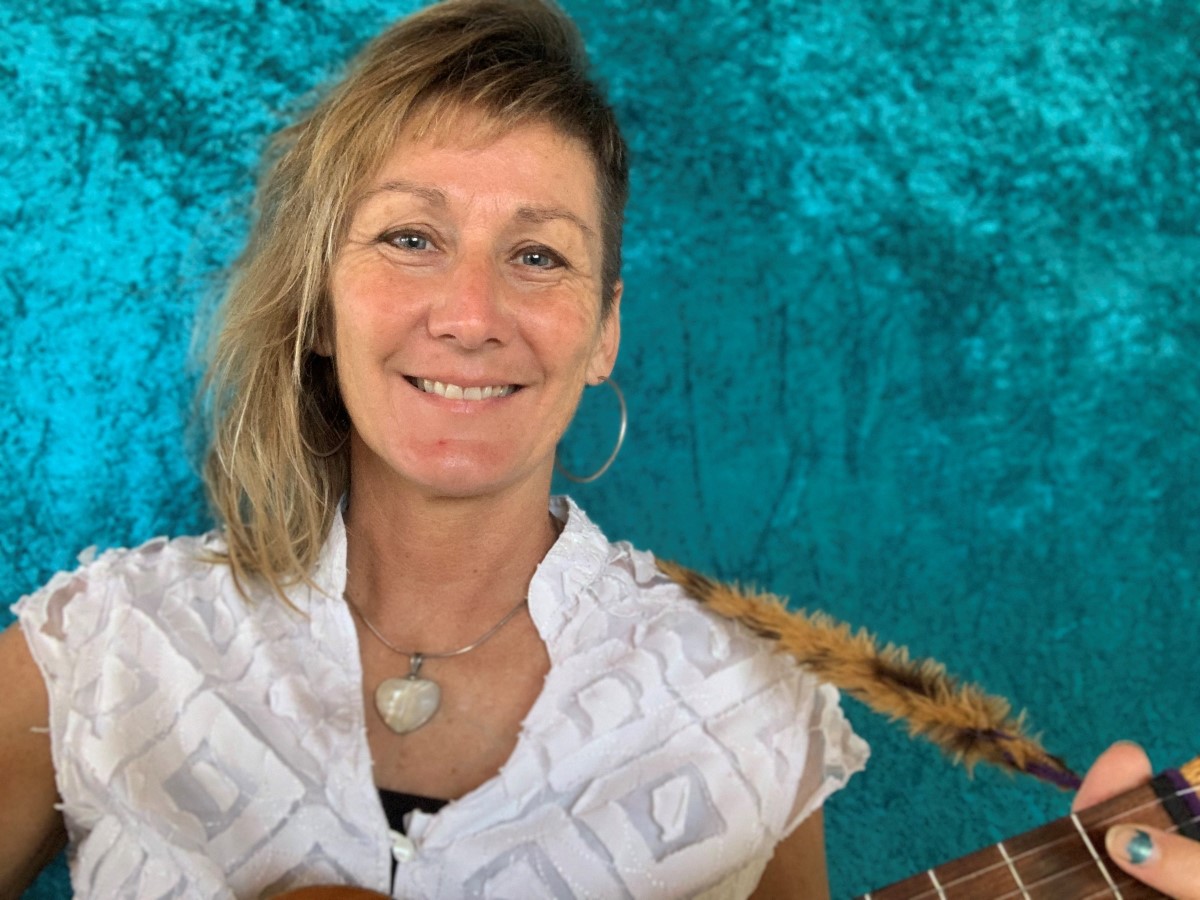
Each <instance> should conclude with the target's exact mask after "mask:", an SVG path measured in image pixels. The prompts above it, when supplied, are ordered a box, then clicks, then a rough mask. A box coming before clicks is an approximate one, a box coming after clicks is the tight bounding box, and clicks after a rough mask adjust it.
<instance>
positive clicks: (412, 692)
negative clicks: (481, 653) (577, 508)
mask: <svg viewBox="0 0 1200 900" xmlns="http://www.w3.org/2000/svg"><path fill="white" fill-rule="evenodd" d="M342 598H343V599H344V600H345V601H346V605H347V606H349V607H350V609H351V610H353V612H354V614H355V615H356V616H358V618H359V619H360V620H362V623H363V624H364V625H366V626H367V630H368V631H369V632H371V634H373V635H375V637H376V639H377V640H378V641H379V643H381V644H383V646H385V647H387V648H388V649H389V650H391V651H392V652H393V653H398V654H400V655H401V656H407V657H408V661H409V670H408V675H407V676H406V677H404V678H385V679H384V680H383V681H381V682H379V686H378V687H377V688H375V709H376V711H377V712H378V713H379V717H380V718H381V719H383V723H384V724H385V725H387V727H388V728H390V729H391V730H392V731H394V732H396V734H408V733H409V732H410V731H416V730H417V729H418V728H420V727H421V726H422V725H424V724H425V723H426V722H428V721H429V720H430V719H432V718H433V716H434V713H436V712H437V711H438V707H440V706H441V705H442V689H441V687H439V686H438V683H437V682H436V681H431V680H430V679H428V678H422V677H421V665H422V664H423V663H424V662H425V660H427V659H449V658H450V657H452V656H462V655H463V654H464V653H470V652H471V651H472V650H474V649H475V648H476V647H478V646H480V645H481V644H483V643H484V642H486V641H487V640H488V639H489V638H491V637H492V636H493V635H494V634H495V633H496V632H497V631H499V630H500V629H501V628H503V627H504V626H505V625H507V624H508V623H509V622H510V621H512V618H513V616H515V615H516V614H517V613H518V612H519V611H520V609H521V607H523V606H524V605H525V604H526V603H528V602H529V598H528V597H522V598H521V600H520V602H519V603H517V605H516V606H514V607H513V608H512V609H510V610H509V611H508V612H507V613H505V614H504V618H503V619H501V620H500V621H499V622H497V623H496V624H495V625H493V626H492V627H491V628H489V629H488V630H487V631H485V632H484V633H483V636H482V637H480V638H478V639H477V640H475V641H473V642H472V643H470V644H467V646H465V647H459V648H458V649H457V650H446V651H445V652H442V653H421V652H420V651H418V650H401V649H400V648H399V647H397V646H396V645H395V644H393V643H392V642H391V641H389V640H388V639H387V638H385V637H384V636H383V635H382V634H380V633H379V629H378V628H376V627H375V626H374V625H373V624H372V623H371V620H370V619H368V618H367V617H366V616H365V615H363V612H362V610H361V609H359V608H358V607H357V606H356V605H355V604H354V603H353V601H351V599H350V598H349V597H348V596H347V595H346V594H343V595H342Z"/></svg>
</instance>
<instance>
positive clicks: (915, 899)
mask: <svg viewBox="0 0 1200 900" xmlns="http://www.w3.org/2000/svg"><path fill="white" fill-rule="evenodd" d="M1189 793H1195V791H1194V790H1193V791H1191V792H1189ZM1140 808H1143V807H1139V809H1140ZM1131 811H1136V810H1131ZM1115 821H1118V819H1115V818H1114V819H1106V820H1104V821H1102V822H1097V823H1096V824H1097V825H1104V824H1107V823H1108V822H1115ZM1197 822H1200V816H1198V817H1196V818H1193V819H1192V820H1191V821H1189V822H1183V823H1181V824H1179V825H1173V826H1171V827H1168V828H1164V829H1163V830H1164V831H1166V832H1169V833H1175V832H1177V831H1179V829H1180V828H1182V827H1184V826H1185V825H1194V824H1196V823H1197ZM1058 843H1062V840H1055V841H1051V842H1050V843H1048V844H1043V845H1042V846H1041V847H1039V848H1037V849H1036V850H1031V851H1028V852H1026V853H1022V854H1020V855H1018V856H1016V857H1013V859H1014V860H1019V859H1021V857H1023V856H1031V855H1033V854H1034V853H1040V852H1041V851H1042V850H1046V849H1048V848H1050V847H1052V846H1053V845H1054V844H1058ZM1093 865H1094V863H1093V861H1091V860H1089V861H1087V862H1084V863H1080V864H1079V865H1076V866H1071V867H1070V868H1067V869H1059V870H1058V871H1057V872H1054V873H1051V874H1050V875H1047V876H1046V877H1045V878H1040V879H1038V880H1037V881H1031V882H1029V883H1028V884H1026V885H1025V886H1024V889H1023V890H1022V889H1018V890H1015V891H1009V892H1008V893H1007V894H1000V895H998V896H996V897H995V898H993V900H1008V898H1009V897H1024V896H1028V893H1027V892H1028V891H1029V890H1030V889H1032V888H1038V887H1044V886H1045V885H1047V884H1049V883H1050V882H1052V881H1055V880H1057V879H1058V878H1063V877H1066V876H1068V875H1071V874H1072V873H1074V872H1077V871H1079V870H1081V869H1090V868H1091V867H1092V866H1093ZM999 868H1002V866H998V865H993V866H987V867H986V868H982V869H977V870H975V871H974V872H972V873H971V874H970V875H967V876H965V877H963V878H957V879H955V880H954V881H948V882H946V883H945V884H944V885H943V888H949V887H953V886H955V885H959V884H962V883H963V882H966V881H971V880H972V879H975V878H977V877H979V876H981V875H984V874H986V873H987V872H990V871H992V870H993V869H999ZM1118 874H1119V878H1120V879H1126V880H1125V881H1123V882H1122V883H1121V884H1119V885H1117V886H1118V887H1123V886H1128V885H1136V884H1138V883H1139V882H1136V881H1132V880H1128V878H1129V876H1127V875H1126V874H1125V873H1124V872H1123V871H1120V870H1118ZM927 895H928V896H933V895H932V894H930V893H929V891H922V892H921V893H919V894H916V895H913V896H912V897H910V898H909V900H920V898H921V897H924V896H927ZM1110 896H1113V891H1112V889H1111V888H1105V889H1104V890H1102V891H1100V892H1098V893H1095V894H1089V895H1088V897H1089V898H1090V897H1110ZM1117 896H1119V895H1117Z"/></svg>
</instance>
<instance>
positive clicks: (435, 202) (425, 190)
mask: <svg viewBox="0 0 1200 900" xmlns="http://www.w3.org/2000/svg"><path fill="white" fill-rule="evenodd" d="M387 193H397V194H412V195H413V196H415V197H419V198H420V199H422V200H424V201H425V202H426V203H428V204H429V205H430V206H436V207H438V208H441V209H444V208H445V207H446V206H448V205H449V200H448V199H447V197H446V192H445V191H443V190H441V189H439V188H435V187H430V186H429V185H425V184H417V183H416V182H413V181H405V180H404V179H402V178H401V179H395V180H392V181H385V182H384V183H383V184H381V185H378V186H377V187H373V188H371V189H370V190H369V191H367V192H366V193H364V194H363V195H362V196H361V197H359V198H358V201H357V203H356V204H355V206H357V205H358V204H361V203H363V202H365V201H367V200H369V199H371V198H372V197H375V196H377V195H379V194H387ZM515 218H516V219H517V220H518V221H521V222H528V223H529V224H531V225H542V224H544V223H546V222H554V221H565V222H570V223H571V224H572V225H574V226H575V227H576V228H578V229H579V230H580V231H582V232H583V233H584V235H586V236H587V237H588V238H594V237H595V236H596V232H595V230H594V229H593V228H592V227H591V226H590V225H588V224H587V222H585V221H583V219H581V218H580V217H579V216H577V215H575V213H573V212H571V211H570V210H569V209H564V208H563V207H561V206H522V207H520V208H518V209H517V213H516V216H515Z"/></svg>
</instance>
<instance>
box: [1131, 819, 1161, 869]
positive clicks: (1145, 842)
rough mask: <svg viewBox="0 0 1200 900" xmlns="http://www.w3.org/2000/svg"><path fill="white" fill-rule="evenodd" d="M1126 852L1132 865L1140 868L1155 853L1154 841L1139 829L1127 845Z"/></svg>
mask: <svg viewBox="0 0 1200 900" xmlns="http://www.w3.org/2000/svg"><path fill="white" fill-rule="evenodd" d="M1125 852H1126V853H1127V854H1128V855H1129V861H1130V862H1131V863H1133V864H1134V865H1139V866H1140V865H1141V864H1142V863H1144V862H1145V861H1146V860H1148V859H1149V858H1150V856H1151V854H1153V853H1154V841H1152V840H1151V839H1150V835H1148V834H1146V832H1144V831H1142V830H1141V829H1140V828H1139V829H1138V830H1137V831H1136V832H1134V835H1133V837H1131V838H1130V839H1129V843H1128V844H1126V845H1125Z"/></svg>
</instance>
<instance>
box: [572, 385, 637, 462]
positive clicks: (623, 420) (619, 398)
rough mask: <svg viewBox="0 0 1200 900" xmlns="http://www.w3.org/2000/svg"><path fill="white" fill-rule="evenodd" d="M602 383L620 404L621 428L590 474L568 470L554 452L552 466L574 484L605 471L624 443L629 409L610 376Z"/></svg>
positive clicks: (618, 387)
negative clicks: (612, 444)
mask: <svg viewBox="0 0 1200 900" xmlns="http://www.w3.org/2000/svg"><path fill="white" fill-rule="evenodd" d="M604 383H605V384H607V385H609V386H610V387H611V388H612V389H613V391H614V392H615V393H616V395H617V402H618V403H620V404H621V428H620V430H619V431H617V446H615V447H613V451H612V453H610V454H609V455H608V459H606V460H605V461H604V465H602V466H601V467H600V468H598V469H597V470H596V471H595V472H593V473H592V474H591V475H586V476H582V475H576V474H575V473H574V472H571V471H568V469H567V468H566V466H564V465H563V464H562V463H561V462H559V461H558V454H555V456H554V468H556V469H558V471H560V472H562V475H563V478H566V479H567V480H568V481H574V482H575V483H576V484H590V483H591V482H593V481H595V480H596V479H597V478H599V477H600V476H601V475H603V474H604V473H605V472H607V471H608V469H609V466H611V465H612V464H613V462H614V461H615V460H616V458H617V454H618V453H620V452H621V445H622V444H624V443H625V426H626V425H628V424H629V410H628V408H627V407H626V406H625V394H624V393H622V391H621V388H620V386H619V385H618V384H617V382H616V381H614V380H613V379H612V378H605V379H604Z"/></svg>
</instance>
